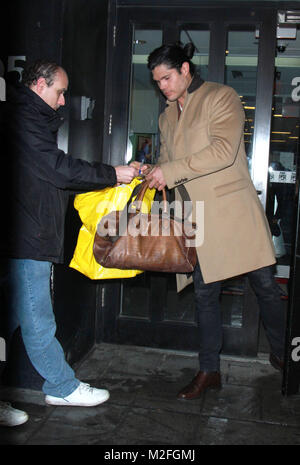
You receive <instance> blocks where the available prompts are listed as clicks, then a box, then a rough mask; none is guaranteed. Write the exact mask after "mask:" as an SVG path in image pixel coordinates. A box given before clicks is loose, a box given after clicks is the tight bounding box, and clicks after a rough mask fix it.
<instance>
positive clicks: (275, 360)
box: [269, 354, 284, 371]
mask: <svg viewBox="0 0 300 465" xmlns="http://www.w3.org/2000/svg"><path fill="white" fill-rule="evenodd" d="M269 360H270V363H271V365H272V367H273V368H275V370H279V371H283V365H284V362H283V360H281V359H280V358H279V357H277V355H275V354H270V357H269Z"/></svg>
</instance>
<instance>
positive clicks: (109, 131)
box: [108, 115, 112, 135]
mask: <svg viewBox="0 0 300 465" xmlns="http://www.w3.org/2000/svg"><path fill="white" fill-rule="evenodd" d="M111 130H112V115H109V120H108V135H110V134H111Z"/></svg>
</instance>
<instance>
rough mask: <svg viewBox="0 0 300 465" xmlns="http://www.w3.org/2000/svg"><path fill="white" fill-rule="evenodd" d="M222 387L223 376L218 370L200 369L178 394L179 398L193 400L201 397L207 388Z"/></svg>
mask: <svg viewBox="0 0 300 465" xmlns="http://www.w3.org/2000/svg"><path fill="white" fill-rule="evenodd" d="M207 388H210V389H221V388H222V384H221V376H220V373H219V372H218V371H199V372H198V374H197V375H196V376H195V378H194V379H193V380H192V381H191V383H190V384H188V385H187V386H185V387H184V388H183V389H182V390H181V391H180V392H179V393H178V394H177V399H181V400H192V399H197V397H200V396H201V394H202V392H203V391H205V389H207Z"/></svg>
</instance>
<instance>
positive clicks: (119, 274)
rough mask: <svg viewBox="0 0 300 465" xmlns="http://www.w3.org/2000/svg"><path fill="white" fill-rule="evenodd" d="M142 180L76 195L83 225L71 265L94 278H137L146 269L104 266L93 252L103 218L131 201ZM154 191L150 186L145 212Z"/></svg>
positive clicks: (148, 208)
mask: <svg viewBox="0 0 300 465" xmlns="http://www.w3.org/2000/svg"><path fill="white" fill-rule="evenodd" d="M141 182H142V180H141V179H139V178H134V179H133V181H132V182H131V183H130V184H122V185H120V186H118V187H107V188H105V189H102V190H99V191H93V192H87V193H84V194H78V195H76V196H75V200H74V207H75V208H76V210H78V213H79V216H80V218H81V221H82V226H81V228H80V230H79V234H78V239H77V245H76V248H75V251H74V254H73V258H72V260H71V262H70V265H69V266H70V267H71V268H74V269H75V270H77V271H79V272H80V273H82V274H84V275H85V276H87V277H88V278H90V279H113V278H133V277H134V276H136V275H137V274H140V273H143V271H141V270H118V269H114V268H104V267H103V266H101V265H99V263H97V262H96V260H95V257H94V254H93V244H94V237H95V234H96V229H97V225H98V223H99V222H100V220H101V218H102V217H103V216H105V215H107V214H108V213H110V212H111V211H115V210H117V211H118V210H122V209H123V208H124V207H125V205H126V203H127V202H128V200H129V198H130V196H131V194H132V192H133V189H134V188H135V187H136V186H137V185H138V184H140V183H141ZM154 194H155V189H147V191H146V193H145V196H144V200H143V204H142V211H143V213H148V212H150V210H151V205H152V201H153V198H154Z"/></svg>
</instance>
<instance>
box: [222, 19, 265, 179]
mask: <svg viewBox="0 0 300 465" xmlns="http://www.w3.org/2000/svg"><path fill="white" fill-rule="evenodd" d="M257 56H258V39H256V35H255V26H247V27H245V26H243V27H240V28H239V27H238V26H236V27H235V28H234V30H233V29H232V28H230V30H229V31H228V36H227V50H226V60H225V65H226V68H225V84H227V85H229V86H230V87H233V88H234V89H235V90H236V92H237V93H238V94H239V96H240V99H241V101H242V103H243V106H244V110H245V115H246V120H245V130H244V136H245V137H244V140H245V148H246V154H247V159H248V166H249V170H250V173H251V174H252V166H251V158H252V144H253V130H254V119H255V102H256V77H257Z"/></svg>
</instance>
